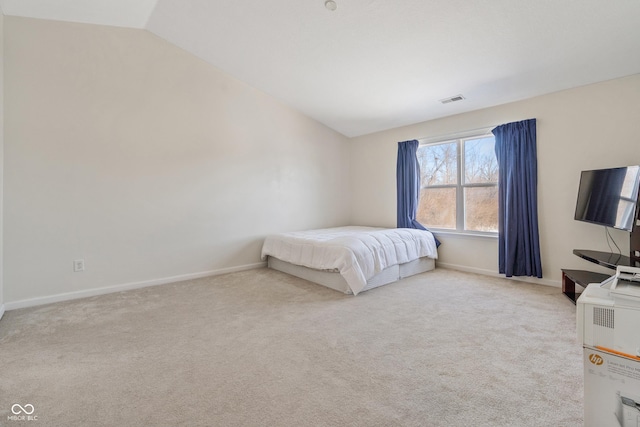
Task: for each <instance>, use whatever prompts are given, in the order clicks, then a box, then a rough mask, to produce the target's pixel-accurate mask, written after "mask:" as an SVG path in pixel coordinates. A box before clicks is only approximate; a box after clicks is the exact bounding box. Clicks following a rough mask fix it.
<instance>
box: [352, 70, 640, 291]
mask: <svg viewBox="0 0 640 427" xmlns="http://www.w3.org/2000/svg"><path fill="white" fill-rule="evenodd" d="M639 100H640V75H634V76H630V77H626V78H621V79H617V80H612V81H607V82H602V83H598V84H594V85H590V86H584V87H580V88H576V89H571V90H566V91H562V92H557V93H554V94H550V95H545V96H540V97H536V98H532V99H529V100H525V101H521V102H516V103H511V104H506V105H501V106H497V107H493V108H487V109H483V110H479V111H475V112H470V113H465V114H460V115H456V116H450V117H447V118H443V119H438V120H432V121H427V122H423V123H420V124H416V125H412V126H406V127H402V128H398V129H393V130H389V131H386V132H380V133H375V134H371V135H366V136H362V137H359V138H354V139H353V140H352V141H351V143H350V150H351V154H350V155H351V165H352V180H353V181H352V191H353V205H352V207H353V210H352V222H354V223H362V224H371V225H382V226H390V227H392V226H395V224H396V189H395V185H396V178H395V167H396V153H397V142H398V141H404V140H408V139H418V138H424V137H434V136H441V135H447V134H452V133H456V132H461V131H466V130H473V129H478V128H484V127H488V126H495V125H500V124H503V123H508V122H512V121H518V120H524V119H529V118H537V130H538V145H537V146H538V203H539V225H540V243H541V252H542V267H543V276H544V279H543V281H542V282H543V283H547V284H559V281H560V278H561V271H560V269H561V268H574V269H585V270H593V271H603V272H611V271H610V270H606V269H602V268H599V267H598V266H595V265H594V264H591V263H589V262H587V261H583V260H581V259H579V258H578V257H576V256H574V255H573V254H572V250H573V249H574V248H582V249H594V250H603V251H608V250H609V248H608V247H607V243H606V240H605V234H604V230H605V229H604V228H603V227H600V226H596V225H592V224H586V223H580V222H577V221H574V220H573V213H574V208H575V199H576V194H577V189H578V180H579V176H580V171H581V170H585V169H596V168H606V167H614V166H624V165H631V164H640V149H639V147H640V120H638V117H640V102H639ZM443 108H446V106H443ZM612 233H613V234H614V236H615V239H616V241H617V242H618V244H619V245H620V246H621V248H622V250H623V251H624V253H625V254H627V255H628V248H629V237H628V236H629V235H628V233H625V232H621V231H617V230H613V231H612ZM440 239H441V240H442V242H443V244H442V246H441V247H440V252H439V254H440V264H442V265H448V266H451V267H455V268H460V269H465V270H469V271H476V272H483V273H488V274H497V240H496V239H490V238H478V237H462V236H450V235H442V236H440Z"/></svg>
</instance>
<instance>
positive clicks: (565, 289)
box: [562, 249, 632, 304]
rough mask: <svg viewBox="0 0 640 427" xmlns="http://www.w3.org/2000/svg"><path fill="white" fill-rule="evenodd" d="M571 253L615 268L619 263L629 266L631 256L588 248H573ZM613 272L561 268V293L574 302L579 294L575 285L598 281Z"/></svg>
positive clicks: (584, 285)
mask: <svg viewBox="0 0 640 427" xmlns="http://www.w3.org/2000/svg"><path fill="white" fill-rule="evenodd" d="M573 254H574V255H576V256H578V257H580V258H582V259H585V260H587V261H590V262H592V263H594V264H598V265H601V266H603V267H606V268H610V269H612V270H615V269H616V268H617V267H618V266H619V265H624V266H630V265H632V264H631V258H630V257H628V256H624V255H621V254H615V253H611V252H600V251H591V250H588V249H574V250H573ZM612 275H613V274H609V275H607V274H603V273H596V272H593V271H586V270H565V269H562V293H563V294H565V295H566V296H567V297H568V298H569V299H570V300H571V301H572V302H573V303H574V304H575V303H576V300H577V299H578V297H579V296H580V292H577V291H576V285H579V286H581V287H583V288H585V287H586V286H587V285H588V284H589V283H599V282H602V281H603V280H605V279H607V278H608V277H611V276H612Z"/></svg>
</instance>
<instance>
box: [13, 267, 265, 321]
mask: <svg viewBox="0 0 640 427" xmlns="http://www.w3.org/2000/svg"><path fill="white" fill-rule="evenodd" d="M266 266H267V263H266V262H258V263H255V264H245V265H239V266H236V267H229V268H221V269H219V270H211V271H203V272H200V273H189V274H182V275H178V276H171V277H163V278H160V279H152V280H144V281H141V282H132V283H124V284H120V285H113V286H105V287H102V288H94V289H87V290H82V291H76V292H66V293H62V294H56V295H49V296H44V297H37V298H30V299H24V300H19V301H12V302H7V303H5V304H4V306H0V317H2V313H3V312H4V308H5V307H6V309H7V311H9V310H17V309H19V308H27V307H34V306H37V305H44V304H51V303H54V302H61V301H69V300H74V299H80V298H88V297H94V296H97V295H104V294H110V293H114V292H122V291H128V290H132V289H139V288H146V287H148V286H156V285H165V284H167V283H173V282H181V281H183V280H191V279H199V278H202V277H210V276H219V275H221V274H227V273H235V272H238V271H244V270H251V269H254V268H261V267H266Z"/></svg>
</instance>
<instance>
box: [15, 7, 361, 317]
mask: <svg viewBox="0 0 640 427" xmlns="http://www.w3.org/2000/svg"><path fill="white" fill-rule="evenodd" d="M4 25H5V52H4V53H5V82H6V85H5V96H6V103H7V106H8V107H7V108H6V111H5V113H6V114H5V132H6V133H5V156H6V163H5V193H4V195H5V208H4V220H5V236H4V239H5V252H4V260H5V262H4V265H5V272H4V283H5V289H4V291H5V293H4V295H5V302H6V304H7V307H9V308H17V307H20V306H24V305H29V304H33V303H38V302H47V301H51V300H55V298H53V299H52V298H49V297H51V296H60V295H62V296H64V297H69V296H82V295H86V294H87V293H89V294H90V293H91V292H92V290H95V289H96V288H101V287H114V286H115V287H118V286H121V287H122V286H125V287H126V286H129V285H131V286H134V285H135V286H137V285H138V284H150V283H157V282H161V281H162V280H165V279H175V278H180V277H191V276H190V275H198V274H201V273H202V274H207V273H210V272H220V271H230V270H233V269H235V268H244V267H246V266H252V265H255V264H256V263H260V261H261V260H260V248H261V243H262V240H263V238H264V236H265V235H267V234H269V233H273V232H279V231H284V230H297V229H305V228H316V227H325V226H335V225H344V224H346V223H347V222H348V219H349V213H350V212H349V209H350V207H349V198H348V191H349V185H348V184H347V185H345V183H348V182H349V175H348V170H349V168H348V147H347V144H348V141H347V139H346V138H345V137H343V136H342V135H340V134H338V133H336V132H334V131H332V130H330V129H328V128H327V127H325V126H323V125H321V124H319V123H317V122H315V121H313V120H311V119H309V118H307V117H306V116H304V115H302V114H300V113H299V112H297V111H294V110H292V109H290V108H288V107H286V106H284V105H283V104H281V103H280V102H278V101H277V100H275V99H274V98H272V97H270V96H268V95H266V94H264V93H262V92H260V91H258V90H256V89H253V88H251V87H249V86H247V85H245V84H243V83H241V82H239V81H237V80H234V79H233V78H230V77H229V76H227V75H225V74H223V73H222V72H220V71H219V70H217V69H215V68H214V67H212V66H210V65H208V64H206V63H205V62H203V61H201V60H199V59H197V58H195V57H194V56H192V55H189V54H187V53H186V52H184V51H182V50H180V49H179V48H177V47H175V46H173V45H170V44H169V43H167V42H165V41H164V40H162V39H160V38H158V37H156V36H154V35H152V34H150V33H148V32H146V31H141V30H131V29H124V28H115V27H102V26H94V25H84V24H73V23H62V22H53V21H43V20H35V19H26V18H16V17H5V22H4ZM75 259H84V260H85V265H86V271H84V272H82V273H74V272H73V271H72V261H73V260H75Z"/></svg>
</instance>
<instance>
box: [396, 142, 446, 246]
mask: <svg viewBox="0 0 640 427" xmlns="http://www.w3.org/2000/svg"><path fill="white" fill-rule="evenodd" d="M418 145H419V143H418V141H417V140H415V139H414V140H412V141H404V142H398V164H397V169H396V177H397V181H396V184H397V190H398V191H397V192H398V228H417V229H419V230H426V228H425V227H424V226H423V225H422V224H420V223H419V222H418V220H416V212H417V210H418V197H419V195H420V164H419V163H418V158H417V157H416V153H417V152H418ZM436 246H440V241H439V240H438V239H436Z"/></svg>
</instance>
